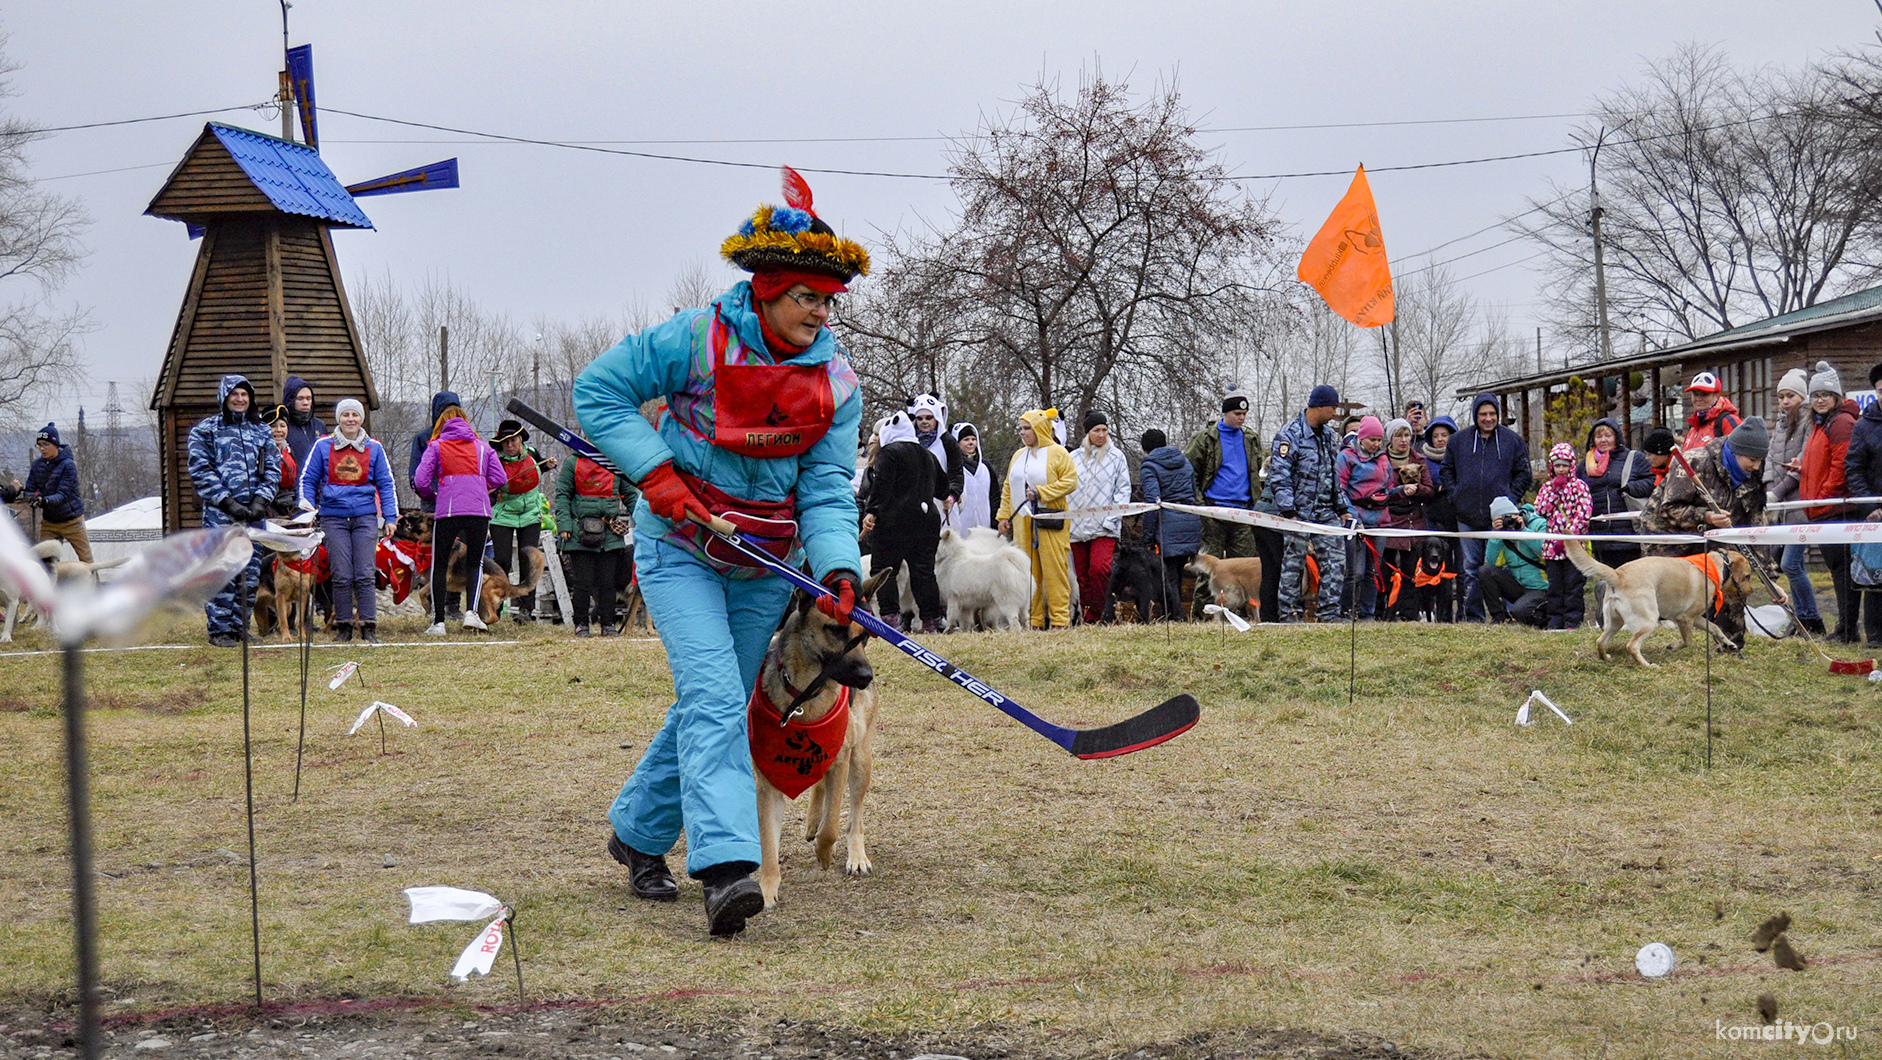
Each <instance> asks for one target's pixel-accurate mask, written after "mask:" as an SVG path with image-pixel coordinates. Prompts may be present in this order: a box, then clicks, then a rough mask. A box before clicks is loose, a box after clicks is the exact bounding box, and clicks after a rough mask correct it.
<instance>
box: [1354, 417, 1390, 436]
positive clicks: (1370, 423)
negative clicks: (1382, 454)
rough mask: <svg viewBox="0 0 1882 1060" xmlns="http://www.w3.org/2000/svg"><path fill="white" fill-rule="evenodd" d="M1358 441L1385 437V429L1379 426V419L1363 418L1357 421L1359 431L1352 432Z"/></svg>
mask: <svg viewBox="0 0 1882 1060" xmlns="http://www.w3.org/2000/svg"><path fill="white" fill-rule="evenodd" d="M1354 433H1355V434H1357V435H1358V437H1359V438H1360V440H1362V441H1363V440H1365V439H1367V438H1383V437H1385V428H1384V427H1381V426H1379V417H1377V416H1363V417H1361V418H1360V420H1359V430H1358V431H1356V432H1354Z"/></svg>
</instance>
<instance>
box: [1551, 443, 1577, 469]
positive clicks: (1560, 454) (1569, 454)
mask: <svg viewBox="0 0 1882 1060" xmlns="http://www.w3.org/2000/svg"><path fill="white" fill-rule="evenodd" d="M1574 463H1575V447H1574V446H1572V445H1570V444H1568V443H1567V442H1556V443H1555V444H1554V445H1552V446H1550V447H1549V467H1550V468H1554V467H1555V465H1557V464H1569V465H1571V466H1573V464H1574Z"/></svg>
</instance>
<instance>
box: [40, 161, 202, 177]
mask: <svg viewBox="0 0 1882 1060" xmlns="http://www.w3.org/2000/svg"><path fill="white" fill-rule="evenodd" d="M174 165H176V163H175V162H146V163H144V164H143V165H141V166H119V167H117V168H116V169H88V170H86V171H85V172H83V173H61V174H59V175H58V176H56V177H34V178H33V179H34V180H72V179H73V178H75V177H96V176H99V175H101V174H105V173H129V172H130V171H132V170H134V169H156V168H157V167H158V166H174Z"/></svg>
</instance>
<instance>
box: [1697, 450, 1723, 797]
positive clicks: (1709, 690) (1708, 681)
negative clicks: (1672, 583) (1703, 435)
mask: <svg viewBox="0 0 1882 1060" xmlns="http://www.w3.org/2000/svg"><path fill="white" fill-rule="evenodd" d="M1694 481H1695V482H1696V481H1698V480H1697V479H1695V480H1694ZM1705 559H1706V571H1707V574H1706V578H1707V580H1711V577H1712V575H1711V573H1710V572H1711V571H1712V570H1713V567H1712V562H1713V561H1712V539H1711V538H1707V539H1706V544H1705ZM1719 580H1720V581H1721V582H1723V581H1724V580H1725V572H1724V571H1720V572H1719ZM1720 617H1721V618H1723V617H1724V616H1723V615H1720ZM1704 632H1705V635H1706V768H1707V769H1711V768H1712V631H1711V630H1709V629H1708V630H1705V631H1704Z"/></svg>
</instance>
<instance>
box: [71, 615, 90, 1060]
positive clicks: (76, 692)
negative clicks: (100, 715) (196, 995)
mask: <svg viewBox="0 0 1882 1060" xmlns="http://www.w3.org/2000/svg"><path fill="white" fill-rule="evenodd" d="M83 658H84V654H83V652H82V651H81V649H80V648H79V646H78V644H77V643H68V644H67V645H66V646H65V785H66V801H67V804H68V807H69V812H70V814H71V845H72V925H73V928H74V929H75V930H74V931H73V932H72V941H73V944H74V948H75V949H76V951H77V953H76V956H77V959H78V1044H79V1055H80V1056H82V1057H84V1060H97V1056H98V955H97V945H96V941H95V939H96V936H97V932H98V923H97V911H96V907H95V905H94V903H93V900H92V867H91V865H92V861H91V782H90V779H89V777H90V774H89V773H88V772H87V766H86V764H85V678H84V674H83V671H82V669H81V666H82V660H83Z"/></svg>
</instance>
